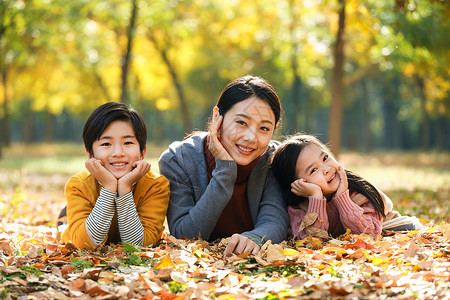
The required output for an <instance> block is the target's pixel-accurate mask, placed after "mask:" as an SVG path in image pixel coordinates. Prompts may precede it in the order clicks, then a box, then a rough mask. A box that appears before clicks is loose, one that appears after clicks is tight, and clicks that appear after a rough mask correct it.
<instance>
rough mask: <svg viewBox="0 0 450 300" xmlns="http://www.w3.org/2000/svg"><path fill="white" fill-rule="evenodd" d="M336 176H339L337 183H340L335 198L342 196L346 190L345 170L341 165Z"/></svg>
mask: <svg viewBox="0 0 450 300" xmlns="http://www.w3.org/2000/svg"><path fill="white" fill-rule="evenodd" d="M338 176H339V181H340V182H339V186H338V189H337V191H336V196H339V195H340V194H342V193H343V192H345V191H346V190H348V180H347V173H345V170H344V168H343V167H342V165H339V168H338Z"/></svg>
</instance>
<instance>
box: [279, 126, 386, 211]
mask: <svg viewBox="0 0 450 300" xmlns="http://www.w3.org/2000/svg"><path fill="white" fill-rule="evenodd" d="M311 144H313V145H316V146H318V147H320V148H321V149H323V150H325V151H326V152H327V153H329V154H332V153H331V151H330V150H329V149H328V147H327V146H326V145H324V144H323V143H322V142H321V141H319V139H317V138H316V137H314V136H312V135H295V136H292V137H290V138H288V139H287V140H286V141H285V142H283V143H282V144H281V145H280V146H279V147H278V148H277V149H276V150H275V152H274V153H273V156H272V162H271V168H272V172H273V174H274V175H275V177H276V178H277V180H278V182H279V184H280V186H281V188H282V190H283V193H284V194H285V195H284V196H285V197H284V198H285V200H286V202H287V204H288V205H292V206H295V205H298V204H299V203H301V202H303V201H305V200H307V199H306V198H305V197H301V196H297V195H295V194H294V193H292V192H291V183H292V182H294V181H295V180H297V179H298V178H297V174H296V172H295V166H296V164H297V159H298V157H299V155H300V153H301V152H302V151H303V149H305V147H306V146H308V145H311ZM345 172H346V173H347V179H348V188H349V190H351V191H355V192H358V193H360V194H363V195H364V196H366V197H367V199H369V201H370V203H372V205H373V206H374V207H375V210H376V211H377V213H378V214H380V215H381V216H383V217H384V216H385V213H384V202H383V199H382V197H381V195H380V193H379V192H378V191H377V189H376V188H375V187H374V186H373V185H372V184H370V182H368V181H367V180H365V179H364V178H362V177H360V176H359V175H357V174H355V173H353V172H351V171H349V170H345Z"/></svg>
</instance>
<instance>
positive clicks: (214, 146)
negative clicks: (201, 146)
mask: <svg viewBox="0 0 450 300" xmlns="http://www.w3.org/2000/svg"><path fill="white" fill-rule="evenodd" d="M222 121H223V116H221V115H220V114H219V108H218V107H217V106H215V107H214V110H213V123H212V126H211V129H210V131H209V151H211V153H212V155H213V156H214V158H216V159H223V160H233V158H232V157H231V155H230V154H229V153H228V152H227V150H225V148H224V147H223V145H222V143H221V142H220V132H219V130H220V125H221V124H222Z"/></svg>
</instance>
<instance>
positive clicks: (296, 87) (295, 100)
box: [289, 0, 301, 132]
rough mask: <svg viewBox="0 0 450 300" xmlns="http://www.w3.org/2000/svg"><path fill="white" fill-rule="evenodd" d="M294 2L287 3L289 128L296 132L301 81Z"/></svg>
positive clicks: (297, 129)
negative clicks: (289, 79) (288, 13)
mask: <svg viewBox="0 0 450 300" xmlns="http://www.w3.org/2000/svg"><path fill="white" fill-rule="evenodd" d="M293 2H294V1H292V0H291V1H289V9H290V17H291V22H290V26H289V27H290V28H289V30H290V34H291V43H292V44H291V45H292V53H291V68H292V75H293V77H294V81H293V85H292V123H291V126H290V127H291V128H292V129H293V130H294V131H295V132H297V131H299V129H300V128H299V124H298V117H299V114H300V108H299V107H300V94H301V79H300V76H299V74H298V73H299V71H298V62H297V54H298V48H299V43H298V41H297V39H296V36H295V28H296V27H297V22H296V20H297V19H296V17H295V16H294V6H295V3H293Z"/></svg>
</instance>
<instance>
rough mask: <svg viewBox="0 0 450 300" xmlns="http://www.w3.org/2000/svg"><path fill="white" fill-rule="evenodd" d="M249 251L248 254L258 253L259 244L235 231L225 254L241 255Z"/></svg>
mask: <svg viewBox="0 0 450 300" xmlns="http://www.w3.org/2000/svg"><path fill="white" fill-rule="evenodd" d="M247 251H248V254H253V255H255V254H257V253H258V251H259V246H258V244H256V243H255V242H254V241H252V240H251V239H249V238H248V237H245V236H243V235H241V234H238V233H235V234H233V235H232V236H231V239H230V241H229V242H228V245H227V247H226V248H225V251H224V252H223V256H230V255H231V254H232V253H234V254H236V255H240V254H242V253H245V252H247Z"/></svg>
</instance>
